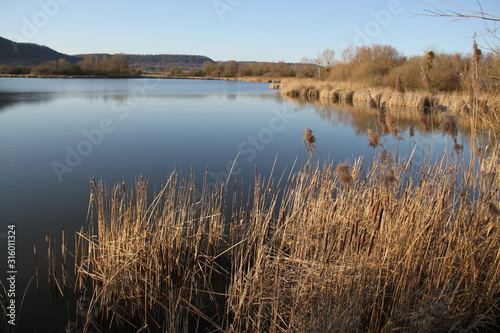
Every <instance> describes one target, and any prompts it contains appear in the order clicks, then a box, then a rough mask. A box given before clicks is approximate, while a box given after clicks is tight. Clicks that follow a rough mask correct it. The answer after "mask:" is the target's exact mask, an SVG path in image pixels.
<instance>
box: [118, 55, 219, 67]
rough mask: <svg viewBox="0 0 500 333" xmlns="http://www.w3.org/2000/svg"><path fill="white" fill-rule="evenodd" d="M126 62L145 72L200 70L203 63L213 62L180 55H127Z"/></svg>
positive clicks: (198, 57)
mask: <svg viewBox="0 0 500 333" xmlns="http://www.w3.org/2000/svg"><path fill="white" fill-rule="evenodd" d="M126 56H127V58H128V61H129V62H130V64H131V65H132V66H135V67H136V68H138V69H145V70H165V69H169V68H175V69H179V70H197V69H201V68H202V66H203V63H205V62H207V61H208V62H214V61H213V60H212V59H210V58H208V57H205V56H200V55H182V54H148V55H139V54H127V55H126Z"/></svg>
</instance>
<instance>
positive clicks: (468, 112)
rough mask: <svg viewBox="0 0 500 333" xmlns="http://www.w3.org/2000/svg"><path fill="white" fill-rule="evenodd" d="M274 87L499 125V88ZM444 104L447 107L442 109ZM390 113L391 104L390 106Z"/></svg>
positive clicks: (322, 99) (300, 83) (324, 100)
mask: <svg viewBox="0 0 500 333" xmlns="http://www.w3.org/2000/svg"><path fill="white" fill-rule="evenodd" d="M276 89H280V90H281V95H282V96H283V97H285V98H289V99H291V100H296V101H304V102H309V103H314V102H319V103H320V104H324V105H332V104H336V103H347V104H363V105H365V106H366V107H368V108H369V107H370V106H369V105H370V101H373V100H374V101H375V102H376V104H377V105H378V106H380V105H381V104H382V103H385V105H386V106H388V107H395V108H401V107H404V108H410V109H412V110H413V111H414V116H415V117H416V119H418V118H419V117H421V116H422V115H425V114H428V113H429V112H431V111H434V110H435V111H438V110H439V111H441V112H442V111H443V110H446V112H447V113H452V114H454V115H457V116H459V117H460V119H461V120H462V121H461V123H462V124H463V125H464V126H465V127H476V126H478V125H479V127H484V128H495V129H496V130H498V129H499V126H500V98H499V97H500V96H499V93H498V92H483V93H480V94H472V93H470V92H466V91H463V92H436V91H406V92H403V93H399V92H397V91H396V89H391V88H380V87H379V88H373V87H366V86H361V85H353V84H349V83H339V82H329V81H317V80H307V79H304V80H293V79H292V80H286V79H285V80H283V81H281V82H280V83H279V87H277V88H276ZM443 106H446V107H447V108H446V109H443ZM389 113H391V112H390V108H389Z"/></svg>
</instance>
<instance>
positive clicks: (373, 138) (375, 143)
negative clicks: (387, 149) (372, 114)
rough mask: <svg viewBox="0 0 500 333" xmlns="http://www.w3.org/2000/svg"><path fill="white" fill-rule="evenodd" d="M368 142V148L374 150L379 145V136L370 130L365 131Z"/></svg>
mask: <svg viewBox="0 0 500 333" xmlns="http://www.w3.org/2000/svg"><path fill="white" fill-rule="evenodd" d="M367 134H368V140H369V141H370V147H373V148H376V147H378V146H379V145H380V143H379V142H378V139H379V136H378V134H376V133H375V132H374V131H373V130H372V129H371V128H369V129H368V130H367Z"/></svg>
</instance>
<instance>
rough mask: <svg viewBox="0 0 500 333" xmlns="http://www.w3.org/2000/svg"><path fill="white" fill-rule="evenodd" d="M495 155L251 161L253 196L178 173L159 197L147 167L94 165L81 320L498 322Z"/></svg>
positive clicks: (288, 327)
mask: <svg viewBox="0 0 500 333" xmlns="http://www.w3.org/2000/svg"><path fill="white" fill-rule="evenodd" d="M309 134H311V133H309ZM311 135H312V134H311ZM306 136H307V131H306ZM490 153H491V151H490ZM381 155H382V154H381ZM487 160H488V161H490V162H491V161H495V162H491V163H489V164H488V165H486V166H485V167H483V168H482V169H481V170H482V171H479V170H476V167H475V166H474V164H471V165H468V166H463V165H461V164H458V163H457V164H455V163H450V162H449V161H450V160H449V159H447V158H443V160H442V161H441V162H440V163H437V164H435V165H423V166H416V165H412V161H411V158H409V159H408V160H406V161H404V163H403V162H401V161H397V160H394V159H390V158H389V159H388V158H387V157H386V156H385V157H384V156H381V157H380V158H377V159H376V160H375V161H374V162H373V164H371V165H368V166H366V165H365V164H363V161H362V160H361V159H358V160H355V161H351V162H349V161H346V162H344V163H334V162H325V163H323V164H320V163H312V162H308V163H306V164H305V165H303V166H302V167H301V168H300V170H297V171H296V172H293V173H290V174H289V175H288V179H287V180H286V184H285V186H278V185H279V184H278V183H279V182H278V183H276V182H273V181H270V180H268V181H266V180H264V179H262V178H260V176H259V175H256V179H255V184H254V187H253V192H252V193H251V194H250V195H248V196H243V195H242V193H241V191H239V190H238V188H237V186H236V185H235V186H234V187H233V186H229V187H227V184H221V185H220V186H219V187H217V188H215V189H214V188H212V189H208V188H206V187H205V186H202V187H201V188H199V189H197V188H196V186H195V185H194V184H195V182H194V179H192V178H183V177H180V176H179V175H178V174H176V173H173V174H172V176H171V177H170V178H169V180H168V181H167V183H166V184H165V186H164V187H163V188H161V190H160V191H159V193H158V194H156V195H155V196H154V197H153V198H152V199H148V193H150V192H151V191H149V190H148V184H147V181H146V180H145V179H143V178H141V179H139V180H137V182H136V184H135V188H133V189H132V188H131V189H129V188H128V187H127V186H126V184H119V185H116V186H114V187H113V188H111V189H108V188H106V187H105V186H104V184H102V183H97V182H96V181H95V180H92V182H91V196H90V206H89V216H90V218H91V223H89V226H88V227H87V228H86V229H84V230H82V231H81V232H79V233H78V237H77V246H76V248H77V251H76V271H77V273H76V274H77V276H76V283H75V288H76V289H77V290H79V291H80V292H81V297H80V299H79V322H78V326H79V327H81V330H82V331H84V332H90V331H96V330H100V331H120V332H126V331H130V332H136V331H141V332H156V331H158V332H159V331H168V332H196V331H198V332H217V331H218V332H336V331H338V332H340V331H342V332H345V331H392V330H399V331H405V332H421V331H434V332H439V331H461V330H468V331H472V330H484V331H488V330H490V331H494V330H496V329H498V328H500V293H499V290H500V230H499V219H500V216H499V215H500V214H499V213H498V212H499V208H498V203H499V199H500V192H499V187H500V177H499V175H498V170H497V165H498V163H497V162H498V152H495V153H494V154H490V155H489V156H488V159H487ZM281 181H282V182H285V177H283V179H281ZM280 188H281V190H280Z"/></svg>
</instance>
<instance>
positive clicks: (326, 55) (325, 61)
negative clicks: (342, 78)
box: [318, 49, 335, 67]
mask: <svg viewBox="0 0 500 333" xmlns="http://www.w3.org/2000/svg"><path fill="white" fill-rule="evenodd" d="M334 58H335V51H334V50H332V49H325V50H323V52H321V54H320V55H318V65H320V66H323V67H330V66H331V65H333V60H334Z"/></svg>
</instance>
